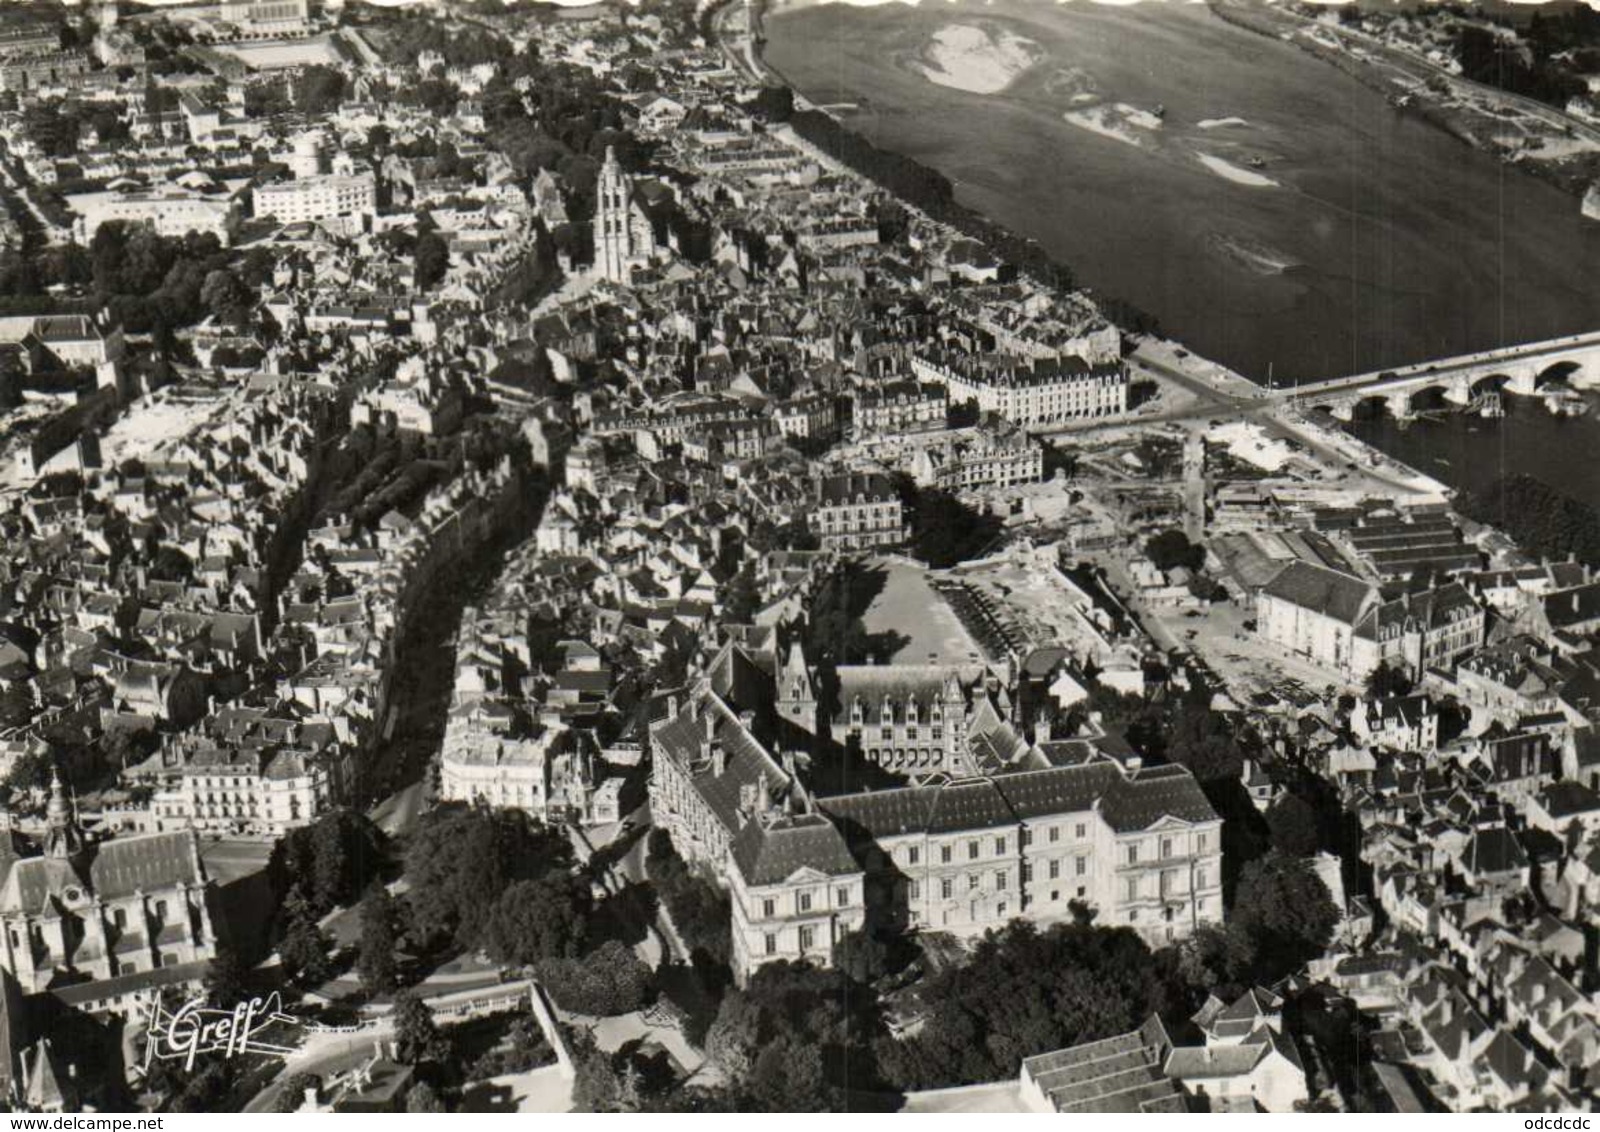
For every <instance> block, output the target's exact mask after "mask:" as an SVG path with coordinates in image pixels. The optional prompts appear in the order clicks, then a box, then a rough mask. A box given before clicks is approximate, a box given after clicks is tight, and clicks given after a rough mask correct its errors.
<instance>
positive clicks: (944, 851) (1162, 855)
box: [905, 822, 1211, 877]
mask: <svg viewBox="0 0 1600 1132" xmlns="http://www.w3.org/2000/svg"><path fill="white" fill-rule="evenodd" d="M1061 831H1062V827H1061V826H1059V825H1052V826H1049V827H1047V830H1046V840H1047V841H1048V842H1049V843H1050V844H1052V845H1054V844H1057V843H1058V842H1059V841H1060V840H1061ZM1073 836H1074V838H1075V839H1076V840H1077V841H1087V840H1088V839H1089V823H1087V822H1078V823H1076V824H1075V825H1074V826H1073ZM1033 842H1034V830H1032V829H1023V830H1022V831H1021V834H1020V844H1021V847H1022V848H1024V849H1027V848H1030V847H1031V846H1032V845H1033ZM964 844H965V845H966V859H967V860H969V861H976V860H978V859H979V858H980V857H981V856H982V853H983V841H982V839H981V838H974V839H972V840H969V841H967V842H965V843H964ZM993 844H994V856H996V857H1004V856H1005V855H1006V854H1008V853H1009V852H1010V851H1011V840H1010V838H1009V837H1005V836H1000V837H996V838H995V839H994V842H993ZM1210 847H1211V837H1210V835H1209V834H1206V833H1198V834H1196V835H1195V848H1194V851H1195V853H1197V854H1202V855H1203V854H1205V853H1207V852H1209V851H1210ZM1180 848H1181V847H1180V846H1179V844H1178V841H1177V839H1176V838H1172V837H1163V838H1161V839H1160V841H1159V842H1158V843H1157V846H1156V849H1157V852H1158V856H1157V857H1156V859H1157V860H1163V861H1165V860H1170V859H1172V858H1174V857H1178V856H1181V855H1182V854H1181V852H1180ZM1125 852H1126V857H1127V863H1128V864H1130V865H1136V864H1138V863H1139V861H1140V860H1141V854H1142V850H1141V848H1140V846H1139V844H1138V843H1137V842H1135V843H1133V844H1130V845H1128V846H1127V848H1126V850H1125ZM955 853H956V847H955V846H954V845H941V846H939V863H940V864H941V865H948V864H951V863H952V862H953V861H954V859H955ZM1076 861H1077V868H1078V875H1079V876H1082V875H1084V870H1085V869H1086V867H1087V862H1088V858H1087V857H1078V858H1076ZM905 863H906V864H908V865H918V864H921V863H922V847H921V846H920V845H907V846H906V847H905ZM1058 863H1059V862H1057V861H1051V862H1050V866H1051V868H1052V869H1053V868H1055V867H1056V866H1057V865H1058ZM1054 875H1055V874H1054V873H1051V876H1052V877H1053V876H1054Z"/></svg>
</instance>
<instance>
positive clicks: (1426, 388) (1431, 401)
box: [1408, 381, 1450, 413]
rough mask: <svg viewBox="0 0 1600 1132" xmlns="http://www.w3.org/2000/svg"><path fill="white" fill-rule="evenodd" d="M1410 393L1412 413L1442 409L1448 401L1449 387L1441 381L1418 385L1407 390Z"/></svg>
mask: <svg viewBox="0 0 1600 1132" xmlns="http://www.w3.org/2000/svg"><path fill="white" fill-rule="evenodd" d="M1408 392H1409V393H1410V395H1411V411H1412V412H1413V413H1421V412H1426V411H1428V410H1430V409H1442V408H1444V407H1445V406H1447V405H1448V404H1449V403H1450V387H1449V386H1448V385H1446V384H1445V383H1444V382H1442V381H1436V382H1433V383H1431V384H1429V385H1419V386H1417V387H1416V388H1414V389H1411V390H1409V391H1408Z"/></svg>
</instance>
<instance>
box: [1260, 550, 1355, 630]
mask: <svg viewBox="0 0 1600 1132" xmlns="http://www.w3.org/2000/svg"><path fill="white" fill-rule="evenodd" d="M1261 592H1262V593H1264V594H1266V595H1268V596H1270V597H1275V598H1279V599H1281V600H1283V601H1286V602H1289V603H1290V604H1291V605H1296V606H1299V607H1300V608H1301V609H1311V610H1315V611H1316V612H1318V613H1321V614H1323V615H1324V616H1327V617H1331V618H1333V619H1334V620H1336V621H1343V622H1344V623H1345V624H1347V625H1354V624H1355V623H1356V621H1357V620H1358V619H1359V618H1360V617H1361V616H1362V614H1363V613H1364V612H1365V611H1366V607H1367V605H1368V603H1369V602H1370V601H1371V600H1373V599H1374V597H1375V596H1376V592H1377V591H1376V590H1375V589H1374V588H1373V587H1372V586H1371V585H1369V584H1368V583H1366V582H1363V581H1362V580H1361V579H1360V578H1356V577H1352V576H1351V575H1349V574H1345V573H1341V572H1340V571H1338V570H1329V569H1327V568H1326V567H1323V566H1313V565H1312V564H1311V563H1309V562H1300V561H1298V560H1297V561H1294V562H1291V563H1289V564H1288V565H1287V566H1285V567H1284V568H1283V569H1282V570H1280V571H1278V574H1277V576H1276V577H1274V578H1273V579H1272V581H1270V582H1268V583H1267V584H1266V585H1265V586H1264V587H1262V591H1261Z"/></svg>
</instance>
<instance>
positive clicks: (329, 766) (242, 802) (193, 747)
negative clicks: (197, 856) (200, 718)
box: [124, 707, 350, 836]
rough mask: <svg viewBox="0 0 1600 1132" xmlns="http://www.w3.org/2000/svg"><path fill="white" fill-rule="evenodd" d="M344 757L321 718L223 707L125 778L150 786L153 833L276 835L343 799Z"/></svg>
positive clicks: (344, 747)
mask: <svg viewBox="0 0 1600 1132" xmlns="http://www.w3.org/2000/svg"><path fill="white" fill-rule="evenodd" d="M349 756H350V750H349V747H348V746H347V745H346V744H343V743H341V742H340V740H339V738H338V735H337V731H336V729H335V727H334V725H333V724H332V723H331V722H329V721H328V720H327V719H320V720H319V719H302V718H296V717H293V716H290V715H288V714H286V713H282V712H274V711H268V710H263V709H260V708H248V707H227V708H223V709H221V710H219V711H217V712H216V713H215V714H213V715H211V716H208V717H207V718H206V719H205V721H204V722H203V723H202V724H201V725H200V726H199V727H197V728H196V729H195V730H194V731H192V732H189V733H187V734H184V735H179V736H170V737H168V739H167V741H166V742H164V743H163V745H162V747H161V748H160V749H159V750H158V751H157V752H156V753H155V754H154V755H152V756H151V757H150V759H149V760H147V761H146V762H144V763H141V764H139V765H138V766H136V767H132V768H130V769H129V770H128V771H126V772H124V777H125V778H127V779H128V780H129V781H134V782H143V783H149V784H151V785H153V786H154V787H155V790H154V793H153V794H152V795H151V798H150V809H151V814H152V816H153V817H154V818H155V820H156V824H157V826H158V827H161V828H166V829H185V828H190V827H192V828H195V829H202V830H208V831H214V832H219V833H237V832H241V831H243V832H250V833H264V834H271V835H273V836H281V835H282V834H283V833H284V832H285V831H286V830H290V829H294V828H296V827H298V826H303V825H309V824H310V823H311V822H313V821H315V820H316V819H317V818H318V817H320V816H321V815H322V814H324V813H326V812H327V810H328V809H329V807H331V806H333V805H335V804H336V803H337V802H338V801H339V800H340V799H341V798H342V797H343V793H344V787H345V777H346V774H347V772H348V766H347V762H348V759H349Z"/></svg>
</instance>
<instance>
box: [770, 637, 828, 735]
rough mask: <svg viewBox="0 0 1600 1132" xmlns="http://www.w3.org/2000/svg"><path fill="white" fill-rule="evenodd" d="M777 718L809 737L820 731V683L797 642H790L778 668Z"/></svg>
mask: <svg viewBox="0 0 1600 1132" xmlns="http://www.w3.org/2000/svg"><path fill="white" fill-rule="evenodd" d="M778 715H779V716H780V717H782V719H783V720H784V722H786V723H788V724H790V725H792V726H794V727H797V728H799V729H800V730H801V731H804V732H805V733H806V734H807V735H816V734H817V733H818V731H819V730H820V728H821V723H820V721H819V720H818V719H817V684H816V681H815V680H814V679H813V678H812V675H811V669H810V668H809V667H808V666H807V665H806V654H805V652H804V650H802V649H801V648H800V642H799V641H798V640H793V641H790V642H789V651H788V653H787V655H786V656H785V657H784V660H783V664H782V665H781V666H780V667H779V669H778Z"/></svg>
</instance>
